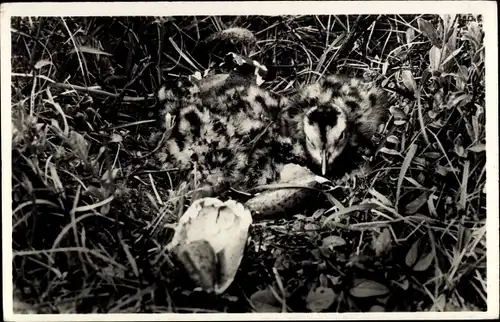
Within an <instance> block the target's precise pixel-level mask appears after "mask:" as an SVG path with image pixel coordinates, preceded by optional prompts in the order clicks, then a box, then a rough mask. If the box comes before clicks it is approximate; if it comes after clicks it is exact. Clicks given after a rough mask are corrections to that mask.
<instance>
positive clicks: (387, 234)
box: [372, 228, 392, 256]
mask: <svg viewBox="0 0 500 322" xmlns="http://www.w3.org/2000/svg"><path fill="white" fill-rule="evenodd" d="M372 247H373V249H374V250H375V254H376V255H377V256H380V255H382V254H384V253H386V252H388V251H389V250H391V248H392V238H391V231H390V230H389V228H384V229H383V230H382V232H381V233H380V234H379V235H378V236H377V238H374V239H373V243H372Z"/></svg>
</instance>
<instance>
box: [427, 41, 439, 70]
mask: <svg viewBox="0 0 500 322" xmlns="http://www.w3.org/2000/svg"><path fill="white" fill-rule="evenodd" d="M441 55H442V51H441V49H439V48H438V47H436V46H432V48H431V49H429V66H430V68H431V70H439V67H440V66H441Z"/></svg>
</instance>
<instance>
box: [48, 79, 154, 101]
mask: <svg viewBox="0 0 500 322" xmlns="http://www.w3.org/2000/svg"><path fill="white" fill-rule="evenodd" d="M49 86H50V87H56V88H62V89H72V90H76V91H82V92H86V93H89V94H97V95H104V96H108V97H113V98H118V97H119V96H120V94H115V93H110V92H106V91H103V90H100V89H95V88H89V87H84V86H78V85H72V84H62V83H52V84H50V85H49ZM154 97H155V95H154V94H148V96H147V97H132V96H124V97H123V101H126V102H142V101H145V100H147V99H152V98H154Z"/></svg>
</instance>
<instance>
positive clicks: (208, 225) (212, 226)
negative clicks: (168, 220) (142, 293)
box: [167, 198, 252, 294]
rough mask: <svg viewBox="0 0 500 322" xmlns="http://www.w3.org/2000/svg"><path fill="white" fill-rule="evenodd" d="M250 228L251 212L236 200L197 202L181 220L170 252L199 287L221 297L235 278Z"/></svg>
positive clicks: (203, 200)
mask: <svg viewBox="0 0 500 322" xmlns="http://www.w3.org/2000/svg"><path fill="white" fill-rule="evenodd" d="M251 224H252V216H251V214H250V211H249V210H248V209H246V208H245V207H244V206H243V205H242V204H240V203H238V202H236V201H234V200H228V201H226V202H222V201H220V200H219V199H216V198H203V199H198V200H196V201H195V202H193V204H192V205H191V206H190V207H189V208H188V210H187V211H186V212H185V213H184V214H183V215H182V217H181V218H180V219H179V223H178V224H177V227H176V228H175V233H174V237H173V238H172V241H171V242H170V243H169V244H168V246H167V250H169V251H172V252H174V253H175V254H176V256H177V258H178V259H179V260H180V262H181V263H182V264H183V265H184V267H185V268H186V270H187V271H188V273H189V274H190V276H191V278H192V279H193V281H194V282H195V283H196V284H197V285H198V286H200V287H202V288H203V289H204V290H205V291H207V292H211V291H215V293H216V294H221V293H223V292H224V291H225V290H226V289H227V288H228V287H229V285H230V284H231V283H232V281H233V280H234V277H235V276H236V273H237V271H238V267H239V265H240V263H241V260H242V258H243V251H244V249H245V245H246V242H247V238H248V229H249V227H250V225H251Z"/></svg>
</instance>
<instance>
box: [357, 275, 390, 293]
mask: <svg viewBox="0 0 500 322" xmlns="http://www.w3.org/2000/svg"><path fill="white" fill-rule="evenodd" d="M387 293H389V288H387V286H385V285H383V284H380V283H378V282H375V281H372V280H367V279H355V280H354V287H352V288H351V289H350V290H349V294H351V295H352V296H354V297H371V296H380V295H384V294H387Z"/></svg>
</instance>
